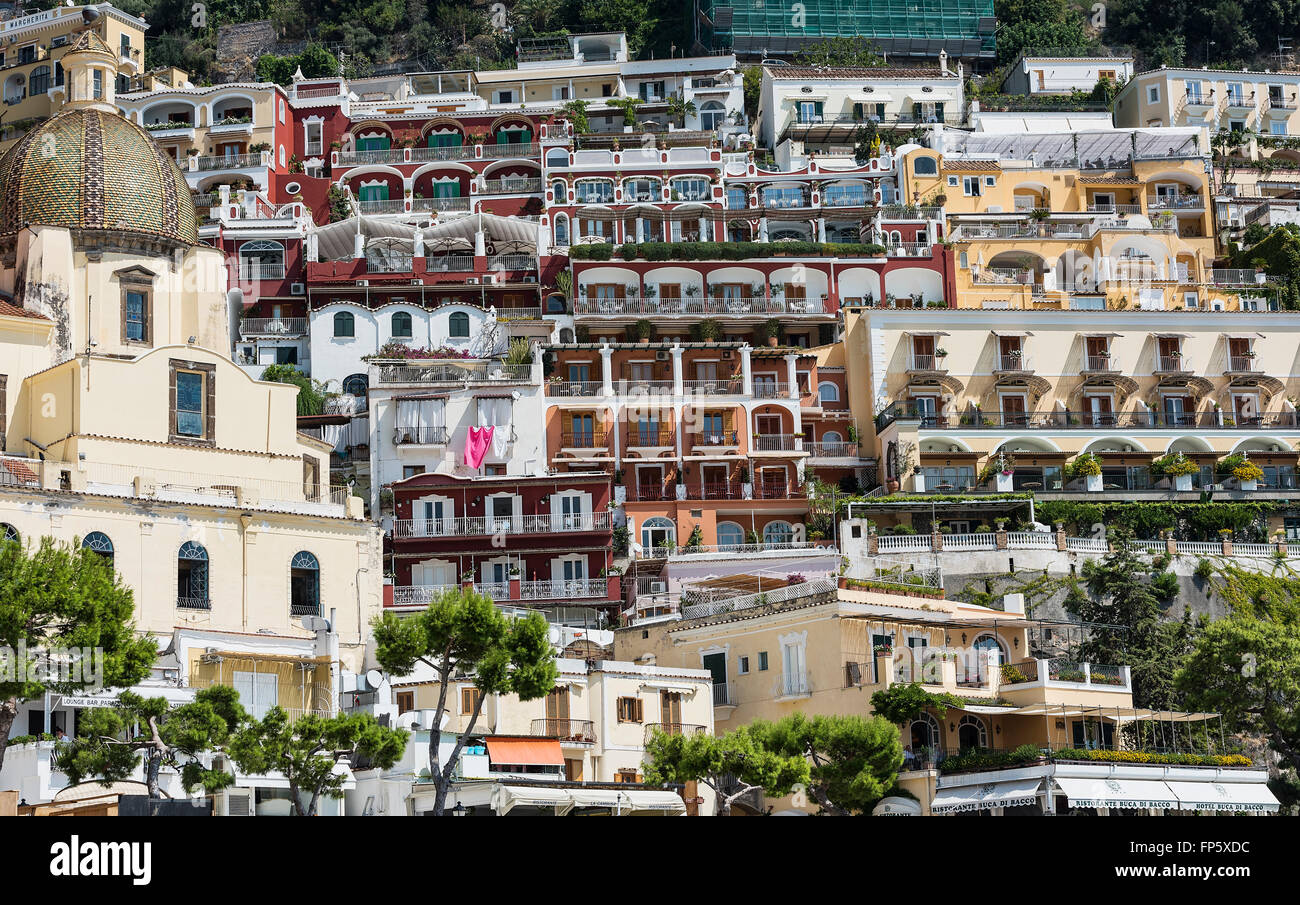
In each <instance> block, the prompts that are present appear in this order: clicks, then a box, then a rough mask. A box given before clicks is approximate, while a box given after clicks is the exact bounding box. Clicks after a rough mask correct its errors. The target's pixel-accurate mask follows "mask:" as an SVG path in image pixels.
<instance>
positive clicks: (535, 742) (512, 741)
mask: <svg viewBox="0 0 1300 905" xmlns="http://www.w3.org/2000/svg"><path fill="white" fill-rule="evenodd" d="M484 741H485V743H486V745H487V751H488V758H489V759H490V760H491V761H492V763H494V764H523V765H525V766H530V767H538V766H542V767H563V766H564V754H563V752H561V751H560V742H559V740H558V739H553V738H504V737H499V736H490V737H488V738H487V739H485V740H484Z"/></svg>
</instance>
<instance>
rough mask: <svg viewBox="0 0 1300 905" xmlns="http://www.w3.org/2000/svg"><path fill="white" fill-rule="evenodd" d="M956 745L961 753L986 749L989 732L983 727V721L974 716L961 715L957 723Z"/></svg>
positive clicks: (968, 714)
mask: <svg viewBox="0 0 1300 905" xmlns="http://www.w3.org/2000/svg"><path fill="white" fill-rule="evenodd" d="M957 745H958V747H960V748H961V750H962V751H968V750H970V749H971V748H987V747H988V746H989V731H988V729H987V728H986V727H985V726H984V721H983V720H981V719H980V718H979V717H977V716H975V715H974V714H970V713H967V714H963V715H962V718H961V719H960V720H959V721H958V722H957Z"/></svg>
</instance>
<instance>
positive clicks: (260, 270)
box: [239, 261, 284, 281]
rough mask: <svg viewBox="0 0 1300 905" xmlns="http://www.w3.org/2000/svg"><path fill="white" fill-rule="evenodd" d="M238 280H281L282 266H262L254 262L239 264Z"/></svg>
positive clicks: (241, 262) (282, 275)
mask: <svg viewBox="0 0 1300 905" xmlns="http://www.w3.org/2000/svg"><path fill="white" fill-rule="evenodd" d="M239 279H240V280H243V281H247V280H283V279H284V265H283V264H262V263H259V262H255V261H240V262H239Z"/></svg>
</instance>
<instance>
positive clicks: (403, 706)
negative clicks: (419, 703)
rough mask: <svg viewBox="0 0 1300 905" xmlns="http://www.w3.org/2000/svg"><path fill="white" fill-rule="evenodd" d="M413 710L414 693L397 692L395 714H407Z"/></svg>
mask: <svg viewBox="0 0 1300 905" xmlns="http://www.w3.org/2000/svg"><path fill="white" fill-rule="evenodd" d="M414 709H415V692H413V691H399V692H398V693H397V712H398V713H399V714H400V713H409V712H410V711H412V710H414Z"/></svg>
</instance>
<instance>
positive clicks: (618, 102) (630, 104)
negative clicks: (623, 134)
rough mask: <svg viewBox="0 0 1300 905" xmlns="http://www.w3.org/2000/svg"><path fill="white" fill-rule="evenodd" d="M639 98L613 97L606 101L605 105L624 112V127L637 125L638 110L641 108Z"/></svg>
mask: <svg viewBox="0 0 1300 905" xmlns="http://www.w3.org/2000/svg"><path fill="white" fill-rule="evenodd" d="M641 103H642V101H641V98H639V97H611V98H609V99H607V100H606V101H605V104H606V105H607V106H610V107H614V108H615V109H618V110H622V111H623V125H625V126H635V125H636V108H637V107H640V106H641Z"/></svg>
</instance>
